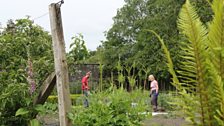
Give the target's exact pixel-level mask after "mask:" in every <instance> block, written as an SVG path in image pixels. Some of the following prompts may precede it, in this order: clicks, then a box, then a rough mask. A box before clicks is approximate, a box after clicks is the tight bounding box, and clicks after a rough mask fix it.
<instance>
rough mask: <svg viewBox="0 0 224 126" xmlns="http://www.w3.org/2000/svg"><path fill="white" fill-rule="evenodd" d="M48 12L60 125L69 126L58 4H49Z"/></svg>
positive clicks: (65, 74) (68, 103)
mask: <svg viewBox="0 0 224 126" xmlns="http://www.w3.org/2000/svg"><path fill="white" fill-rule="evenodd" d="M49 14H50V24H51V33H52V40H53V49H54V64H55V74H56V78H57V81H56V83H57V92H58V107H59V120H60V126H71V121H70V120H69V119H68V118H67V114H68V112H70V110H71V98H70V92H69V78H68V67H67V62H66V55H65V42H64V35H63V28H62V20H61V11H60V5H59V4H55V3H52V4H51V5H49Z"/></svg>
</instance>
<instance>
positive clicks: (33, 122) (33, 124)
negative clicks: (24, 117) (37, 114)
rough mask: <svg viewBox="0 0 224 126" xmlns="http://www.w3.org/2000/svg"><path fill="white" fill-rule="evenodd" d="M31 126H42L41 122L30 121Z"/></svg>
mask: <svg viewBox="0 0 224 126" xmlns="http://www.w3.org/2000/svg"><path fill="white" fill-rule="evenodd" d="M29 126H41V125H40V122H39V121H38V120H37V119H33V120H30V125H29Z"/></svg>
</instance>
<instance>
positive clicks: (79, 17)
mask: <svg viewBox="0 0 224 126" xmlns="http://www.w3.org/2000/svg"><path fill="white" fill-rule="evenodd" d="M58 1H59V0H4V1H3V0H1V7H0V23H1V24H2V27H5V26H6V23H7V21H8V20H9V19H13V20H16V19H21V18H26V16H27V15H28V16H30V19H31V20H34V23H35V24H37V25H39V26H41V27H43V28H44V30H46V31H49V32H50V19H49V14H48V12H49V5H50V4H51V3H57V2H58ZM124 4H125V2H124V0H64V4H63V5H62V6H61V14H62V23H63V31H64V39H65V46H66V51H69V45H70V44H71V42H72V40H71V38H72V36H75V35H78V33H81V34H82V35H83V36H84V41H85V42H86V47H87V48H88V49H89V50H91V51H93V50H96V48H97V47H98V46H99V45H100V44H101V41H102V40H105V32H106V31H108V30H109V29H110V28H111V27H112V24H113V19H112V18H113V17H114V16H116V13H117V10H118V9H119V8H121V7H122V6H123V5H124Z"/></svg>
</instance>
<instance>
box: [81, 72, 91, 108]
mask: <svg viewBox="0 0 224 126" xmlns="http://www.w3.org/2000/svg"><path fill="white" fill-rule="evenodd" d="M90 74H91V71H89V72H87V73H86V75H85V76H84V77H83V78H82V94H83V95H84V96H85V98H84V107H89V101H88V98H87V97H88V94H89V86H88V79H89V76H90Z"/></svg>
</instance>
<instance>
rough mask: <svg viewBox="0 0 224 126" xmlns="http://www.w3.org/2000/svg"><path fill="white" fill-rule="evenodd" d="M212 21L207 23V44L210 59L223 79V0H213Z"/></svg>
mask: <svg viewBox="0 0 224 126" xmlns="http://www.w3.org/2000/svg"><path fill="white" fill-rule="evenodd" d="M212 10H213V12H214V17H213V21H212V22H211V23H210V25H209V34H208V45H209V49H210V56H211V58H212V59H211V61H212V63H213V64H214V66H215V68H216V70H217V71H218V74H219V75H220V76H221V77H222V80H224V56H223V55H222V51H223V50H224V0H213V3H212Z"/></svg>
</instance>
